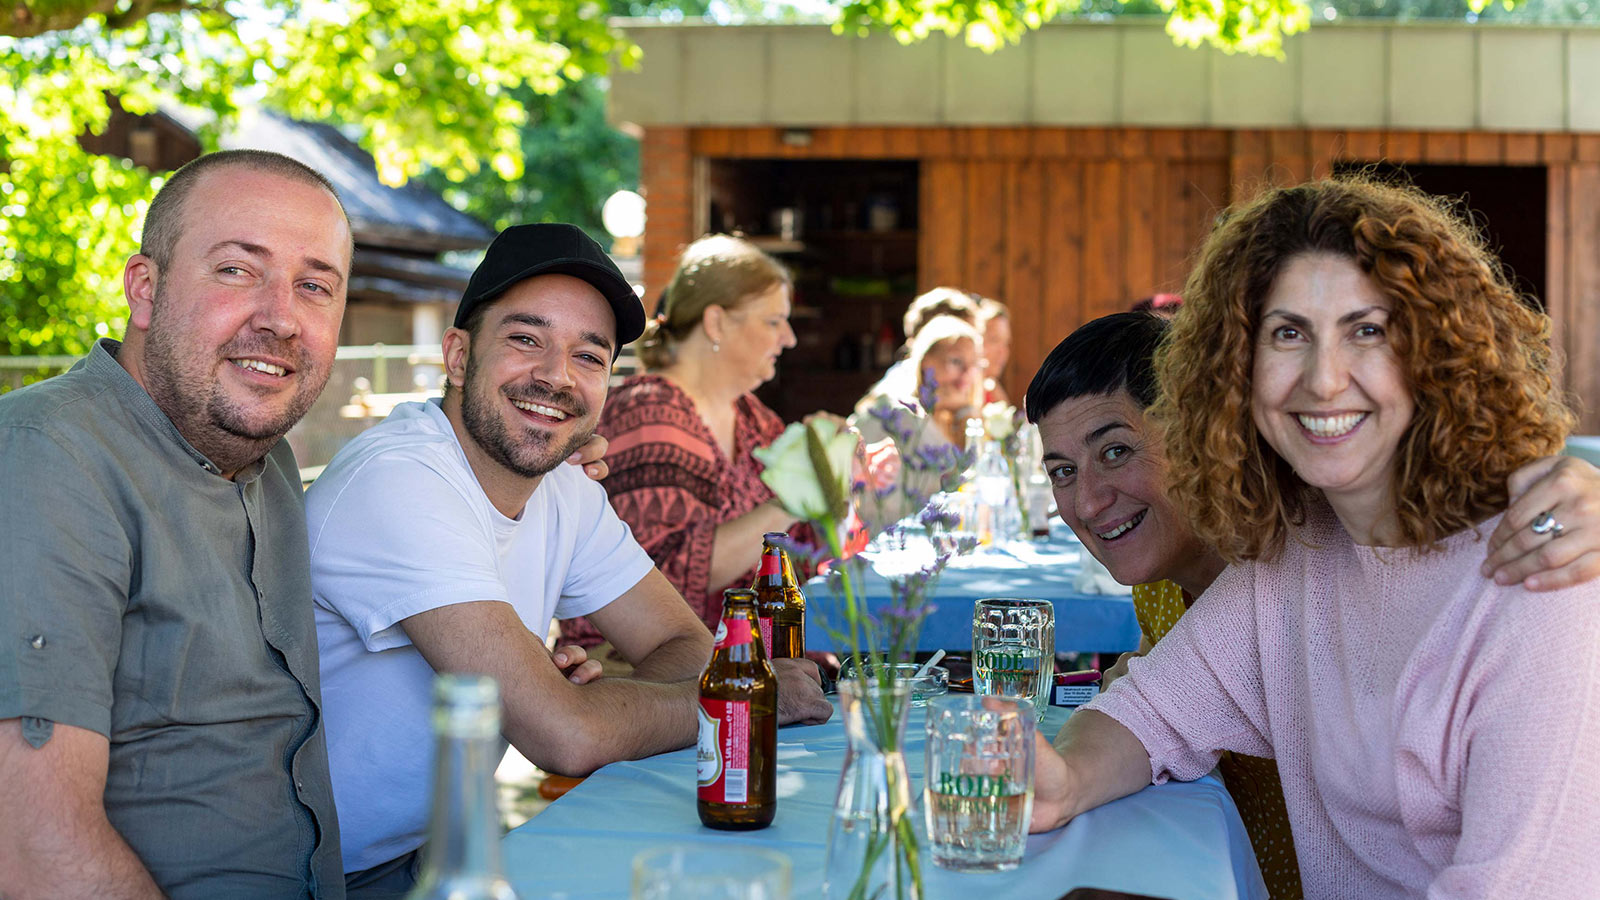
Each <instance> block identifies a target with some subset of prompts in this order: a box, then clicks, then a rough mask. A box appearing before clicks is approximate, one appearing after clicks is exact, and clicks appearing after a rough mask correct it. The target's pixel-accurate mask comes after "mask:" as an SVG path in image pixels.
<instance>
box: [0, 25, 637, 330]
mask: <svg viewBox="0 0 1600 900" xmlns="http://www.w3.org/2000/svg"><path fill="white" fill-rule="evenodd" d="M14 3H15V5H14V6H12V7H9V8H8V9H7V10H6V15H4V16H0V325H3V332H0V350H3V351H4V352H8V353H12V354H15V353H27V354H40V353H80V352H83V350H84V349H85V348H86V347H87V346H88V344H89V343H90V342H91V341H92V340H93V339H94V338H95V337H97V336H99V335H102V334H108V333H109V334H119V333H120V332H121V329H122V327H123V322H122V316H123V314H124V309H123V304H122V301H121V297H120V289H119V284H118V278H119V273H120V271H121V266H122V262H123V260H124V259H125V258H126V257H127V256H128V255H129V254H131V253H132V252H134V251H135V250H136V249H137V242H138V235H137V232H136V230H135V229H136V227H137V223H138V222H139V221H140V219H141V218H142V214H143V206H142V204H143V202H144V201H145V200H146V199H147V198H148V197H150V196H151V194H152V193H153V191H154V190H155V189H156V188H157V187H159V183H160V178H159V175H155V174H153V173H150V172H147V171H144V170H143V169H140V168H138V167H134V166H130V165H127V164H125V163H123V162H122V161H120V160H113V159H107V158H104V157H97V156H92V155H90V154H88V153H86V152H84V151H83V149H82V148H81V147H80V146H79V144H78V141H77V138H78V136H79V135H81V134H83V133H85V132H98V131H100V130H102V129H103V128H104V127H105V124H106V121H107V119H108V117H109V115H110V106H109V103H108V97H110V96H112V95H114V96H115V97H116V98H117V99H118V100H119V101H120V102H121V104H122V106H123V107H124V108H125V109H127V110H128V111H129V112H132V113H136V114H137V113H147V112H151V111H154V110H156V109H157V108H158V107H160V106H162V105H168V104H172V105H181V106H184V107H189V108H198V109H201V110H209V111H211V112H212V113H214V114H216V115H218V116H220V117H222V119H221V121H222V122H225V121H226V117H227V116H229V115H231V114H233V113H235V112H236V111H237V105H238V104H239V103H240V102H241V98H243V99H244V100H248V101H252V102H253V101H256V100H259V101H260V102H262V103H264V104H266V105H269V106H271V107H273V108H275V109H279V110H282V111H284V112H286V113H288V114H289V115H291V116H295V117H298V118H302V119H311V120H320V121H330V122H334V123H337V124H345V125H351V126H354V131H355V132H356V133H358V134H360V135H361V136H362V137H361V140H362V143H363V145H364V146H365V147H366V148H367V149H368V150H370V151H371V152H372V154H373V156H374V158H375V160H376V161H377V164H378V170H379V174H380V176H381V177H382V178H384V179H385V180H386V181H388V182H389V183H392V184H398V183H401V182H403V181H404V180H405V179H406V178H408V177H411V176H414V175H416V174H417V173H419V172H421V171H423V170H424V169H427V168H429V167H433V168H438V169H441V170H445V171H452V172H460V173H466V174H471V173H476V172H480V171H484V170H488V171H492V172H494V173H495V175H496V176H497V177H498V178H500V179H501V180H503V181H508V182H510V181H515V180H517V179H520V178H521V177H522V175H523V158H524V155H523V126H524V124H525V123H526V121H527V111H526V106H525V105H524V102H523V101H524V100H525V99H528V98H536V97H539V96H541V95H548V94H551V93H554V92H555V91H558V90H560V89H561V88H562V87H563V86H565V85H566V84H568V83H570V82H574V81H579V80H581V79H583V78H584V77H586V76H588V75H591V74H594V73H601V72H604V71H606V70H607V67H608V61H609V60H610V59H613V58H616V57H620V58H621V59H623V61H625V62H628V63H631V62H632V61H633V59H634V57H635V56H636V55H637V51H636V50H635V49H634V48H632V47H631V46H630V45H628V44H627V43H626V41H624V40H623V39H622V38H621V37H620V36H619V35H618V34H617V33H616V32H615V31H614V30H612V29H611V28H610V26H609V25H608V24H607V23H606V21H605V17H604V15H603V13H604V12H605V10H604V8H603V7H601V6H599V5H597V4H592V3H588V4H580V3H573V2H570V0H518V2H517V3H492V2H479V0H341V2H340V3H336V4H335V3H320V4H316V5H315V6H314V7H313V6H309V5H308V6H307V7H305V8H302V7H301V6H300V4H298V3H297V2H295V0H256V2H252V3H250V4H248V5H244V4H240V5H237V6H236V5H233V4H228V3H223V2H218V0H31V2H30V0H14ZM221 127H222V126H221V125H220V124H219V125H218V126H213V127H211V128H210V129H208V130H207V131H205V132H204V133H202V135H201V137H202V140H204V141H205V142H206V143H207V144H208V145H214V144H215V140H216V136H217V134H218V132H219V130H220V128H221Z"/></svg>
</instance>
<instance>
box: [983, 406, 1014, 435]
mask: <svg viewBox="0 0 1600 900" xmlns="http://www.w3.org/2000/svg"><path fill="white" fill-rule="evenodd" d="M1016 416H1017V408H1016V407H1014V406H1012V405H1011V404H1009V403H999V402H995V403H990V404H989V405H987V406H985V407H984V408H983V430H984V431H985V432H987V433H988V435H989V438H990V439H991V440H996V441H1003V440H1005V439H1006V438H1008V437H1011V432H1013V431H1015V430H1016V428H1017V419H1016Z"/></svg>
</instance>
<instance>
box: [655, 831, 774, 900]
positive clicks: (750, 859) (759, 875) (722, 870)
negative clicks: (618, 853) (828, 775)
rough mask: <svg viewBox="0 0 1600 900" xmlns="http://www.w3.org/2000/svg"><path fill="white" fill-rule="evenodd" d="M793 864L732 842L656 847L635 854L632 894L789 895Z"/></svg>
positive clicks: (699, 899) (667, 899) (761, 899)
mask: <svg viewBox="0 0 1600 900" xmlns="http://www.w3.org/2000/svg"><path fill="white" fill-rule="evenodd" d="M792 872H793V865H792V864H791V863H790V862H789V857H787V856H785V855H784V854H782V853H779V852H777V851H776V850H767V849H764V848H761V847H741V846H737V845H733V844H706V845H698V846H681V847H653V848H651V849H649V850H645V851H644V852H642V853H640V854H639V855H638V856H635V857H634V858H633V895H632V896H633V900H789V891H790V883H791V881H792V879H793V875H792Z"/></svg>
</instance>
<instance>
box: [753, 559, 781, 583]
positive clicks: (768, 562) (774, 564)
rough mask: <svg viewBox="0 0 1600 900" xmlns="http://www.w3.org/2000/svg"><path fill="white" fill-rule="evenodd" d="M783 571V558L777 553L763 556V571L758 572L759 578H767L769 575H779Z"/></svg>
mask: <svg viewBox="0 0 1600 900" xmlns="http://www.w3.org/2000/svg"><path fill="white" fill-rule="evenodd" d="M782 571H783V561H782V557H780V556H778V554H776V553H763V554H761V569H760V570H759V571H757V572H756V577H757V578H766V577H767V576H768V575H778V574H781V573H782Z"/></svg>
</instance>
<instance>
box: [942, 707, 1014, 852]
mask: <svg viewBox="0 0 1600 900" xmlns="http://www.w3.org/2000/svg"><path fill="white" fill-rule="evenodd" d="M1035 721H1036V717H1035V714H1034V711H1033V706H1032V705H1031V704H1029V703H1028V702H1026V700H1003V699H1000V698H997V697H978V696H974V695H971V694H952V695H950V696H947V697H940V698H938V699H936V700H934V701H933V702H932V703H931V704H930V705H929V711H928V744H927V769H926V772H927V780H926V782H925V784H924V786H923V804H922V805H923V809H924V811H925V815H926V816H927V821H928V842H929V844H930V846H929V850H930V851H931V852H932V854H933V862H934V864H935V865H937V866H939V867H940V868H944V869H955V870H957V871H964V872H998V871H1002V870H1005V869H1014V868H1016V867H1017V865H1018V864H1019V863H1021V862H1022V852H1023V850H1024V848H1025V847H1026V845H1027V842H1028V819H1029V818H1030V817H1031V816H1032V815H1033V732H1034V727H1035Z"/></svg>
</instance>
